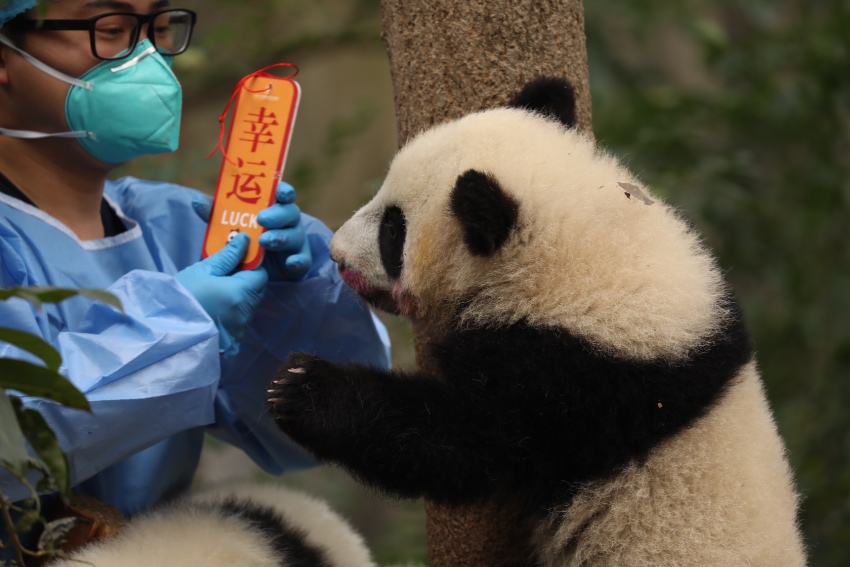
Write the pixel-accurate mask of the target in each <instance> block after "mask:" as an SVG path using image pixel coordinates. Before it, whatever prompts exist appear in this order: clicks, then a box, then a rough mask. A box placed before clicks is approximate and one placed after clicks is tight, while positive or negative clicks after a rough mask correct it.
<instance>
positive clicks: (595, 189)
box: [270, 79, 805, 567]
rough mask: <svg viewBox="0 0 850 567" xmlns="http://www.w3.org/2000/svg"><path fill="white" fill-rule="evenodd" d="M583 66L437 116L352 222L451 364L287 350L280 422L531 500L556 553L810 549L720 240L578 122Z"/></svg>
mask: <svg viewBox="0 0 850 567" xmlns="http://www.w3.org/2000/svg"><path fill="white" fill-rule="evenodd" d="M574 105H575V102H574V98H573V94H572V89H571V88H570V86H569V85H568V84H567V83H565V82H564V81H563V80H559V79H540V80H537V81H534V82H532V83H530V84H529V85H527V86H526V88H525V89H523V91H522V92H521V93H519V94H518V95H517V97H516V98H515V100H514V101H513V104H512V107H510V108H500V109H493V110H488V111H484V112H478V113H474V114H471V115H468V116H466V117H464V118H461V119H459V120H455V121H453V122H449V123H447V124H444V125H441V126H437V127H435V128H432V129H430V130H428V131H425V132H423V133H422V134H420V135H419V136H417V137H416V138H415V139H414V140H412V141H411V142H410V143H408V144H407V145H406V146H405V147H404V148H403V149H402V150H401V151H400V152H399V154H398V155H397V156H396V157H395V159H394V160H393V162H392V165H391V167H390V170H389V172H388V174H387V178H386V180H385V182H384V184H383V186H382V187H381V189H380V191H379V192H378V194H377V195H376V196H375V198H374V199H373V200H372V201H371V202H370V203H368V204H367V205H366V206H364V207H363V208H362V209H361V210H359V211H358V212H357V213H356V214H355V215H354V217H353V218H351V219H350V220H349V221H348V222H347V223H346V224H345V225H344V226H343V227H342V228H341V229H340V230H339V232H338V233H337V234H336V236H335V237H334V239H333V242H332V243H331V248H332V254H333V257H334V259H335V260H336V261H337V263H338V264H339V270H340V273H341V275H342V277H343V278H344V279H345V281H346V282H347V283H348V284H349V285H350V286H351V287H352V288H354V289H355V290H356V291H357V292H358V293H359V294H360V295H362V296H363V297H364V298H366V299H367V300H369V301H370V302H371V303H372V305H374V306H375V307H377V308H379V309H383V310H385V311H389V312H391V313H397V314H401V315H403V316H405V317H407V318H409V319H410V320H411V321H412V322H413V324H414V325H416V326H419V327H421V328H423V329H425V330H426V331H427V336H428V337H430V339H431V340H430V341H429V342H428V344H427V345H426V348H427V349H429V355H430V356H429V358H430V359H432V360H433V361H434V368H432V369H428V370H429V371H428V372H425V371H421V372H400V371H393V372H385V371H382V370H378V369H374V368H366V367H361V366H354V365H351V366H344V365H338V364H333V363H331V362H328V361H326V360H322V359H319V358H316V357H313V356H309V355H307V354H303V353H301V354H295V355H292V356H291V357H290V359H289V360H288V362H287V364H286V366H285V367H284V368H283V369H282V370H281V372H280V375H279V377H278V379H277V380H276V381H275V383H274V384H273V385H272V393H271V400H270V403H271V406H272V411H273V412H274V415H275V417H276V419H277V423H278V424H279V426H280V427H281V428H282V429H283V430H284V431H285V432H286V433H288V434H289V435H290V436H291V437H292V438H293V439H294V440H296V441H297V442H299V443H301V444H302V445H303V446H304V447H306V448H307V449H308V450H309V451H311V452H312V453H313V454H315V455H316V456H317V457H318V458H320V459H323V460H326V461H331V462H334V463H338V464H340V465H342V466H343V467H345V468H346V469H348V470H349V471H350V472H351V473H352V474H353V475H354V476H355V477H356V478H358V479H360V480H361V481H363V482H365V483H367V484H369V485H371V486H374V487H377V488H379V489H381V490H383V491H386V492H387V493H390V494H393V495H398V496H402V497H421V496H424V497H425V498H428V499H430V500H433V501H437V502H441V503H446V504H468V503H472V502H476V501H481V500H484V499H489V498H493V497H494V496H497V495H500V494H510V495H511V496H512V497H514V498H518V499H520V500H521V501H522V502H523V503H524V504H525V507H526V508H525V509H526V510H527V515H528V520H529V521H531V522H533V524H534V525H535V530H534V536H533V537H534V546H535V549H536V554H537V557H536V560H537V562H538V564H540V565H545V566H553V567H554V566H562V565H571V566H578V565H581V566H591V565H599V566H608V565H635V566H636V565H647V566H648V565H679V566H686V565H693V566H705V565H750V566H756V565H762V566H771V567H776V566H784V565H802V564H804V563H805V557H804V552H803V546H802V542H801V538H800V535H799V532H798V529H797V524H796V509H797V496H796V493H795V490H794V487H793V481H792V477H791V474H790V470H789V467H788V464H787V461H786V458H785V453H784V451H785V450H784V447H783V444H782V441H781V439H780V438H779V436H778V434H777V431H776V427H775V424H774V422H773V420H772V417H771V414H770V410H769V408H768V405H767V402H766V398H765V395H764V392H763V390H762V384H761V380H760V378H759V375H758V371H757V368H756V363H755V361H754V358H753V352H752V349H751V346H750V343H749V340H748V337H747V333H746V330H745V328H744V324H743V322H742V316H741V313H740V311H739V309H738V306H737V304H736V302H735V299H734V297H733V295H732V293H731V292H730V290H729V288H728V286H727V285H726V283H725V282H724V281H723V278H722V275H721V272H720V270H719V269H718V267H717V265H716V263H715V260H714V259H713V257H712V256H711V254H710V253H709V252H708V251H707V250H706V249H705V247H704V246H703V245H702V243H701V242H700V239H699V237H698V236H697V235H696V234H695V233H694V232H693V231H692V230H691V229H690V228H689V227H688V225H687V223H685V222H684V221H683V220H682V219H681V218H680V216H679V214H678V213H677V212H676V211H675V210H673V209H672V208H671V207H669V206H667V205H666V204H664V203H663V202H661V201H660V200H659V199H658V198H657V197H655V196H654V195H653V194H652V193H651V192H650V191H649V190H648V189H647V188H646V187H644V186H643V185H642V184H641V182H640V181H639V180H638V179H637V178H636V177H635V176H634V175H633V174H632V173H630V172H629V171H628V170H626V169H625V168H624V167H623V166H622V165H620V164H619V163H618V162H617V161H616V160H615V158H613V157H612V156H611V155H609V154H607V153H605V152H603V151H601V150H599V149H598V148H597V147H596V145H595V144H594V142H593V141H592V140H591V139H589V138H588V137H586V136H583V135H582V134H580V133H579V132H577V131H576V130H575V129H574V127H573V126H574V124H573V123H574V115H575V107H574Z"/></svg>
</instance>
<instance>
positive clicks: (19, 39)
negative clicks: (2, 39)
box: [0, 12, 28, 48]
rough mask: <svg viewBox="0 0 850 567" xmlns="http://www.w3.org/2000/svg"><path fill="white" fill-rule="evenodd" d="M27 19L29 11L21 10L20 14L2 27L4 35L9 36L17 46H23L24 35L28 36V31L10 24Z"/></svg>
mask: <svg viewBox="0 0 850 567" xmlns="http://www.w3.org/2000/svg"><path fill="white" fill-rule="evenodd" d="M27 19H28V18H27V13H26V12H21V13H20V14H18V15H17V16H15V17H14V18H12V19H11V20H9V21H8V22H6V25H4V26H3V28H2V29H0V31H2V32H3V35H5V36H6V37H8V38H9V39H10V40H11V41H12V43H14V44H15V46H17V47H21V48H23V44H24V37H25V36H26V32H25V31H23V30H21V29H20V28H17V27H15V26H13V25H10V24H12V22H16V21H23V20H27Z"/></svg>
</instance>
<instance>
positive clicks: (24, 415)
mask: <svg viewBox="0 0 850 567" xmlns="http://www.w3.org/2000/svg"><path fill="white" fill-rule="evenodd" d="M12 404H13V406H14V408H15V413H16V415H17V417H18V423H19V424H20V426H21V430H22V431H23V433H24V436H25V437H26V439H27V441H29V442H30V446H32V448H33V450H34V451H35V453H36V454H37V455H38V456H39V458H40V459H41V461H42V463H44V466H45V468H46V472H47V476H48V477H49V478H50V479H52V480H53V483H54V484H55V488H57V489H58V490H59V493H60V494H61V495H62V497H63V498H64V499H65V500H66V501H67V500H68V499H69V498H70V497H71V477H70V475H69V474H68V458H67V457H66V456H65V453H63V452H62V448H61V447H59V441H58V440H57V439H56V434H55V433H54V432H53V430H52V429H50V426H49V425H47V422H46V421H45V420H44V417H43V416H42V415H41V414H40V413H38V412H37V411H35V410H31V409H24V407H23V404H21V401H20V400H17V399H16V400H14V401H13V402H12Z"/></svg>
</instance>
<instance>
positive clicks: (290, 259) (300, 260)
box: [192, 181, 313, 281]
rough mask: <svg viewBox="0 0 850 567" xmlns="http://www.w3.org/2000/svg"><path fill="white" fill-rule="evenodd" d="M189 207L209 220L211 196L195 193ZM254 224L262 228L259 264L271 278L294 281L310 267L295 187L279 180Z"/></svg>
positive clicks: (310, 256)
mask: <svg viewBox="0 0 850 567" xmlns="http://www.w3.org/2000/svg"><path fill="white" fill-rule="evenodd" d="M192 208H194V209H195V212H196V213H197V214H198V216H199V217H201V218H202V219H203V220H204V221H205V222H208V221H209V219H210V211H211V210H212V199H210V198H209V197H207V196H206V195H197V196H195V198H194V199H193V201H192ZM257 223H258V224H259V225H260V226H262V227H264V228H265V229H266V232H264V233H263V234H262V236H260V241H259V244H260V246H262V247H263V250H264V253H263V264H262V265H263V267H264V268H265V269H266V271H267V272H268V274H269V279H271V280H290V281H291V280H298V279H301V278H302V277H304V275H305V274H306V273H307V272H308V271H309V270H310V266H312V265H313V256H312V254H311V253H310V243H309V242H308V241H307V238H306V237H305V235H304V226H303V224H302V223H301V210H300V209H299V208H298V206H297V205H295V189H293V188H292V185H290V184H289V183H285V182H283V181H281V182H280V183H279V184H278V186H277V191H276V192H275V204H274V205H272V206H271V207H269V208H267V209H263V210H262V211H260V214H258V215H257Z"/></svg>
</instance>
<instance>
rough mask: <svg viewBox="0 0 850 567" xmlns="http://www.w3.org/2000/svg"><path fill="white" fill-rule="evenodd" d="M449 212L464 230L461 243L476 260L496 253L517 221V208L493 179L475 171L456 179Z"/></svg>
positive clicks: (472, 170)
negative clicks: (463, 243) (462, 242)
mask: <svg viewBox="0 0 850 567" xmlns="http://www.w3.org/2000/svg"><path fill="white" fill-rule="evenodd" d="M451 209H452V213H453V214H454V215H455V217H457V219H458V221H460V224H461V226H462V227H463V241H464V242H465V243H466V246H467V247H468V248H469V251H470V252H472V254H474V255H475V256H490V255H492V254H494V253H495V252H496V251H497V250H499V249H500V248H501V247H502V245H503V244H504V243H505V241H506V240H507V239H508V236H510V234H511V231H512V230H513V228H514V226H516V223H517V218H518V217H519V205H518V204H517V202H516V201H514V200H513V199H512V198H511V197H510V196H509V195H508V194H507V193H505V191H504V190H503V189H502V187H501V185H499V182H498V181H497V180H496V178H495V177H493V176H492V175H490V174H487V173H481V172H480V171H476V170H474V169H470V170H467V171H466V172H464V173H462V174H461V175H460V176H458V178H457V181H456V182H455V186H454V189H453V190H452V195H451Z"/></svg>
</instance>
